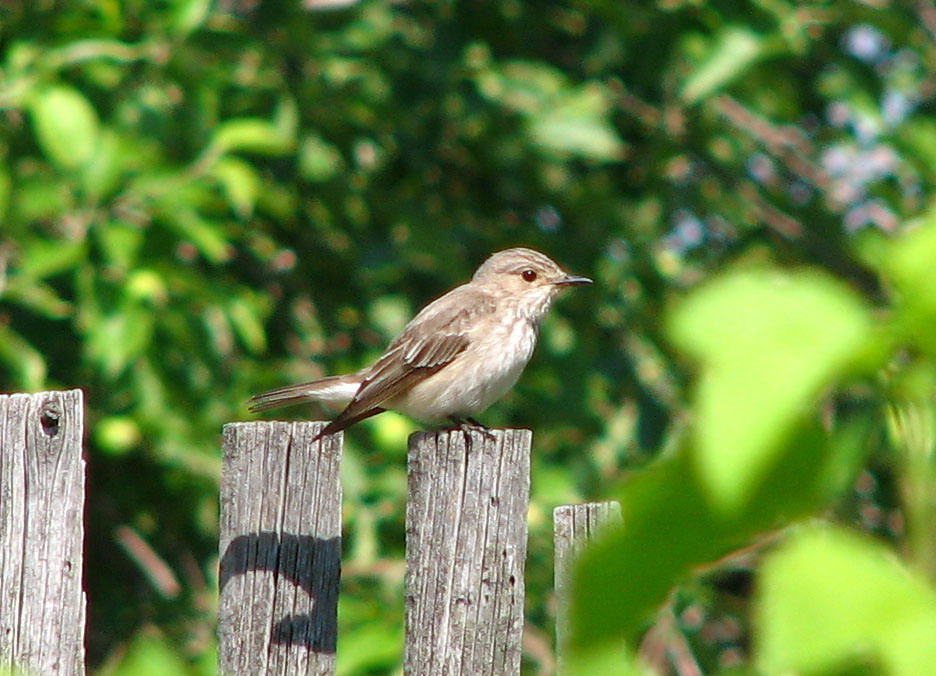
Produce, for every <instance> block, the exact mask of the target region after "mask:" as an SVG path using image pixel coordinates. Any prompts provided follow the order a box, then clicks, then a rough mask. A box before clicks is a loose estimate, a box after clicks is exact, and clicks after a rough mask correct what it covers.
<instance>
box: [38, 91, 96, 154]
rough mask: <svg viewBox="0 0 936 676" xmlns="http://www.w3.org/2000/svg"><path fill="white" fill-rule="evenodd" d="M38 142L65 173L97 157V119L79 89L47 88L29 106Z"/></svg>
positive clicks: (92, 108) (89, 103)
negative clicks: (65, 170)
mask: <svg viewBox="0 0 936 676" xmlns="http://www.w3.org/2000/svg"><path fill="white" fill-rule="evenodd" d="M29 112H30V115H31V118H32V123H33V130H34V132H35V134H36V139H37V141H38V142H39V145H40V147H41V148H42V150H43V152H44V153H45V154H46V156H47V157H48V158H49V159H50V160H51V161H52V162H54V163H55V164H57V165H58V166H59V167H60V168H62V169H75V168H77V167H80V166H82V165H84V164H85V163H86V162H88V160H90V159H91V157H92V156H93V155H94V152H95V149H96V148H97V144H98V126H99V124H98V116H97V113H96V112H95V110H94V107H93V106H92V105H91V102H90V101H88V99H86V98H85V96H84V94H82V93H81V92H80V91H78V90H77V89H74V88H73V87H67V86H64V85H54V86H50V87H47V88H45V89H43V90H41V91H39V92H38V93H36V95H35V96H34V97H33V98H32V100H31V101H30V105H29Z"/></svg>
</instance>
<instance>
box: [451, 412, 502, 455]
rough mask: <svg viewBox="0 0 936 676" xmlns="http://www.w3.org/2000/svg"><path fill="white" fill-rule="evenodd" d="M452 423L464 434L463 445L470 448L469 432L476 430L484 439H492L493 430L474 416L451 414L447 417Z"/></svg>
mask: <svg viewBox="0 0 936 676" xmlns="http://www.w3.org/2000/svg"><path fill="white" fill-rule="evenodd" d="M449 420H450V421H451V422H452V424H453V425H454V426H455V427H457V428H458V429H460V430H461V432H462V434H463V435H464V436H465V446H466V447H467V448H469V449H470V448H471V433H472V432H477V433H479V434H480V435H481V436H483V437H485V438H486V439H494V438H495V436H494V432H493V430H491V428H490V427H488V426H487V425H485V424H484V423H481V422H478V421H477V420H475V419H474V418H456V417H455V416H452V417H450V418H449Z"/></svg>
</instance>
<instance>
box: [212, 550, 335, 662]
mask: <svg viewBox="0 0 936 676" xmlns="http://www.w3.org/2000/svg"><path fill="white" fill-rule="evenodd" d="M252 571H270V572H272V573H273V574H274V580H275V582H274V584H275V585H277V586H279V585H281V584H284V581H285V582H287V583H289V584H293V585H296V586H297V587H299V588H301V589H302V590H303V591H305V593H306V594H308V596H309V598H310V599H311V601H312V609H311V612H309V613H307V614H299V615H287V616H285V617H283V618H274V619H275V620H276V624H274V625H273V632H272V639H273V642H274V643H278V644H281V645H301V646H305V647H307V648H309V649H310V650H313V651H314V652H317V653H334V652H335V647H336V644H337V642H338V624H337V612H338V583H339V580H340V577H341V538H337V537H336V538H327V539H322V538H317V537H313V536H309V535H292V534H290V533H283V534H282V536H280V535H279V534H278V533H270V532H264V533H250V534H248V535H241V536H238V537H236V538H234V539H233V540H232V541H231V544H230V545H228V547H227V549H226V550H225V552H224V556H223V557H222V558H221V565H220V587H221V590H222V591H223V590H224V587H225V586H226V585H227V583H228V582H229V581H230V580H231V578H232V577H234V576H235V575H243V574H245V573H248V572H252Z"/></svg>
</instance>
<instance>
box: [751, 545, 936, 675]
mask: <svg viewBox="0 0 936 676" xmlns="http://www.w3.org/2000/svg"><path fill="white" fill-rule="evenodd" d="M759 586H760V592H759V596H760V598H759V601H760V603H759V614H760V618H759V619H760V622H759V628H760V631H759V632H758V636H757V639H758V643H759V647H760V665H759V666H760V668H761V669H762V670H763V673H765V674H787V673H809V674H813V673H831V672H833V671H838V670H841V669H844V668H845V667H848V666H851V667H852V668H855V667H856V665H861V664H866V665H880V667H881V668H882V670H883V672H884V673H887V674H892V675H893V676H916V675H917V674H921V673H926V672H927V671H929V669H930V668H931V665H932V664H933V663H934V660H936V646H934V645H933V643H932V641H930V640H929V639H928V637H931V636H933V635H934V632H936V591H934V590H933V589H932V587H930V586H929V585H928V584H927V583H926V581H925V580H923V579H921V578H920V577H919V576H917V575H914V574H912V573H910V572H908V571H907V570H905V569H903V568H902V567H901V566H900V564H899V563H898V562H897V561H896V560H895V558H894V556H893V553H892V552H890V551H888V550H887V548H885V547H883V546H881V545H880V544H876V543H874V542H872V541H870V540H865V539H862V538H860V537H857V536H855V535H853V534H850V533H847V532H845V531H842V530H836V529H828V530H827V529H809V530H805V531H803V532H801V533H797V534H796V535H795V537H794V538H793V539H791V541H790V542H788V543H786V544H785V545H784V546H783V547H782V548H781V549H779V550H778V551H777V552H775V553H773V554H772V555H771V557H770V558H769V559H768V560H767V561H766V562H765V564H764V568H763V572H762V574H761V581H760V585H759ZM838 673H842V672H841V671H838Z"/></svg>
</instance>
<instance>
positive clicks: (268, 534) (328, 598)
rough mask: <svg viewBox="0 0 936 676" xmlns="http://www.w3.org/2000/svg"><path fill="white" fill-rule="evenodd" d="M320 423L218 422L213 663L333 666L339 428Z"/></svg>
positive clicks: (226, 671) (313, 670)
mask: <svg viewBox="0 0 936 676" xmlns="http://www.w3.org/2000/svg"><path fill="white" fill-rule="evenodd" d="M322 427H324V423H318V422H301V423H286V422H249V423H230V424H228V425H225V426H224V438H223V447H224V467H223V471H222V477H221V542H220V548H221V549H220V553H221V565H220V587H221V599H220V605H219V609H218V636H219V646H218V650H219V667H220V672H221V674H222V675H224V676H235V675H236V676H256V675H263V676H272V675H285V674H290V676H293V675H306V676H312V675H314V676H331V675H332V674H334V670H335V644H336V642H337V608H338V583H339V578H340V575H341V484H340V483H339V480H338V477H339V464H340V461H341V447H342V437H341V435H340V434H338V435H329V436H326V437H323V438H322V439H318V440H315V441H313V439H315V437H316V435H317V434H318V433H319V431H320V430H321V429H322Z"/></svg>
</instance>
